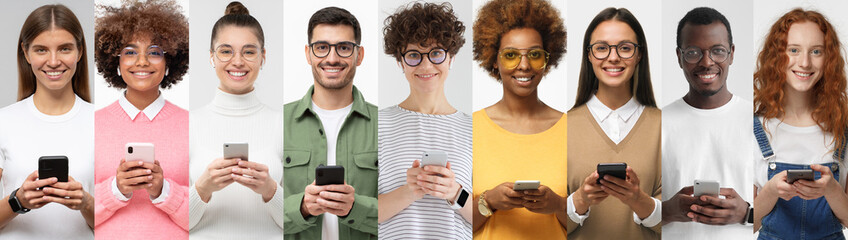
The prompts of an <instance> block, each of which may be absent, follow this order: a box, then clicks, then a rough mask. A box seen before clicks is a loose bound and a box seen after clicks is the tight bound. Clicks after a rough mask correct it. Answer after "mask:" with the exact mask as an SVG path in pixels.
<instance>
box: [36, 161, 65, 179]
mask: <svg viewBox="0 0 848 240" xmlns="http://www.w3.org/2000/svg"><path fill="white" fill-rule="evenodd" d="M51 177H55V178H58V179H59V182H68V157H66V156H42V157H40V158H38V179H47V178H51Z"/></svg>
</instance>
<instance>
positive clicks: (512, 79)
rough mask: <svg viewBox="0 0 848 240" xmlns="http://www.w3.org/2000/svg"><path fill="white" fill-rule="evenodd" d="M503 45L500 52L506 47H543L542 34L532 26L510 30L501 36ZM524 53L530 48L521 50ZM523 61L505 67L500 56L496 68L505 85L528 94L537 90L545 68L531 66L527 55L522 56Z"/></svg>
mask: <svg viewBox="0 0 848 240" xmlns="http://www.w3.org/2000/svg"><path fill="white" fill-rule="evenodd" d="M500 42H501V45H500V47H499V48H498V52H500V51H503V50H504V49H509V48H513V49H542V46H543V43H542V35H540V34H539V32H538V31H536V30H535V29H532V28H516V29H512V30H509V31H508V32H506V33H505V34H504V35H503V36H501V41H500ZM521 53H522V54H526V53H528V50H521ZM499 55H500V54H499ZM520 59H521V62H520V63H519V64H518V65H517V66H516V67H515V68H513V69H508V68H506V67H505V65H506V64H505V63H504V59H502V57H500V56H499V57H498V61H497V64H496V65H495V70H497V71H498V73H499V75H500V79H501V83H502V84H503V85H504V87H505V88H506V89H507V90H508V91H510V92H512V93H514V94H516V95H519V96H528V95H530V94H531V93H533V92H535V91H536V87H537V86H539V83H540V82H541V81H542V77H543V76H544V71H545V69H544V68H542V69H538V68H534V67H532V66H531V64H530V61H529V59H528V58H527V57H524V56H521V57H520Z"/></svg>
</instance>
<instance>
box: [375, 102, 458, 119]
mask: <svg viewBox="0 0 848 240" xmlns="http://www.w3.org/2000/svg"><path fill="white" fill-rule="evenodd" d="M389 108H393V109H397V110H398V111H400V112H403V113H408V114H414V115H418V116H422V117H430V118H451V117H456V116H458V115H462V114H463V113H462V112H460V111H459V110H456V111H454V112H453V113H449V114H429V113H422V112H416V111H412V110H409V109H406V108H403V107H401V106H400V105H399V104H398V105H394V106H391V107H389Z"/></svg>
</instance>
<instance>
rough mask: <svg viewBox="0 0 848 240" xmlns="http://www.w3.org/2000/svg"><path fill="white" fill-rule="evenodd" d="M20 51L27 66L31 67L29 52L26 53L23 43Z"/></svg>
mask: <svg viewBox="0 0 848 240" xmlns="http://www.w3.org/2000/svg"><path fill="white" fill-rule="evenodd" d="M21 51H23V52H24V58H26V61H27V64H30V65H31V64H32V63H30V61H29V52H27V49H26V47H24V43H21Z"/></svg>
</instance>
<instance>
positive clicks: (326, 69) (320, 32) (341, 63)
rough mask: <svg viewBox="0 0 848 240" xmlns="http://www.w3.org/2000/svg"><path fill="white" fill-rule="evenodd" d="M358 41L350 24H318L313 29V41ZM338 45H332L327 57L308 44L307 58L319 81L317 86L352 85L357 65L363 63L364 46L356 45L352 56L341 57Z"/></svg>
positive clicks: (316, 79)
mask: <svg viewBox="0 0 848 240" xmlns="http://www.w3.org/2000/svg"><path fill="white" fill-rule="evenodd" d="M315 42H327V43H329V44H337V43H340V42H356V38H355V35H354V31H353V27H351V26H348V25H342V24H338V25H329V24H318V25H317V26H315V28H314V29H313V30H312V42H311V43H315ZM337 51H338V49H337V47H330V53H329V54H327V56H326V57H322V58H319V57H316V56H315V54H313V53H312V48H311V47H309V45H307V46H306V60H307V62H308V63H309V65H311V66H312V77H313V78H314V79H315V82H317V83H318V86H316V87H322V88H325V89H342V88H345V87H347V86H350V85H351V83H352V82H353V76H354V75H356V67H357V66H359V64H361V63H362V57H363V55H364V48H362V47H356V49H354V51H353V54H352V55H351V56H350V57H339V55H338V54H337Z"/></svg>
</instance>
